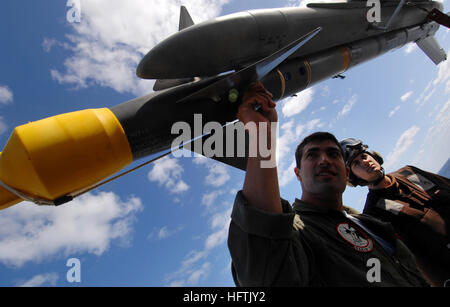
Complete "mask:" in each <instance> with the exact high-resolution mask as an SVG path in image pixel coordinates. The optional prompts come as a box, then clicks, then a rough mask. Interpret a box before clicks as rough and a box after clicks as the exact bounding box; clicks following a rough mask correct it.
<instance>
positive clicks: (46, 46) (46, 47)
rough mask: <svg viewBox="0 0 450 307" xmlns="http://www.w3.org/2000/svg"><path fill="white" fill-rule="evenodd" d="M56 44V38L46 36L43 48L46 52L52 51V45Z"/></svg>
mask: <svg viewBox="0 0 450 307" xmlns="http://www.w3.org/2000/svg"><path fill="white" fill-rule="evenodd" d="M56 44H58V42H57V41H56V39H53V38H47V37H46V38H44V40H43V41H42V49H44V51H45V52H50V51H51V50H52V47H53V46H54V45H56Z"/></svg>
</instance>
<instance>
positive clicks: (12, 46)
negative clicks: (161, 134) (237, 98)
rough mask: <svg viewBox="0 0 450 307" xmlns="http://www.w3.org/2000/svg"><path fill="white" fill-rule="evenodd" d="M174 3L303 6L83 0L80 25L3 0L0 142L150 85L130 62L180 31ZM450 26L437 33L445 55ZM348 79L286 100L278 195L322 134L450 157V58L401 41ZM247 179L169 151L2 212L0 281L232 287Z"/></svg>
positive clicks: (224, 6)
mask: <svg viewBox="0 0 450 307" xmlns="http://www.w3.org/2000/svg"><path fill="white" fill-rule="evenodd" d="M447 1H448V0H447ZM180 4H184V5H186V6H187V8H188V9H189V11H190V13H191V15H192V17H193V19H194V21H195V22H200V21H204V20H207V19H209V18H213V17H216V16H221V15H225V14H229V13H234V12H238V11H241V10H249V9H257V8H272V7H283V6H288V5H291V6H292V5H299V4H300V1H293V0H290V1H269V0H265V1H256V0H252V1H237V0H229V1H227V0H213V1H207V0H186V1H178V0H177V1H175V0H169V1H157V0H145V1H144V0H130V1H119V0H114V1H112V0H97V1H86V0H84V1H83V0H82V1H81V14H82V15H81V22H80V23H69V22H68V21H67V19H66V13H67V11H68V10H69V9H70V8H69V7H67V6H66V1H32V0H16V1H2V3H1V4H0V38H1V40H2V48H0V143H1V144H2V146H4V144H6V142H7V140H8V137H9V135H10V134H11V132H12V130H13V129H14V127H16V126H18V125H22V124H25V123H27V122H29V121H34V120H39V119H42V118H45V117H49V116H53V115H57V114H61V113H66V112H71V111H75V110H82V109H86V108H102V107H112V106H114V105H117V104H120V103H122V102H124V101H127V100H131V99H133V98H135V97H137V96H141V95H144V94H147V93H149V92H150V91H151V88H152V87H153V82H152V81H144V80H139V79H137V78H136V77H135V69H136V66H137V64H138V62H139V60H140V58H141V57H142V56H143V55H144V54H145V53H146V52H147V51H148V50H149V49H150V48H151V47H152V46H154V45H155V44H156V43H157V42H159V41H161V40H162V39H164V38H165V37H167V36H168V35H170V34H172V33H174V32H175V31H176V30H177V29H178V18H179V6H180ZM446 6H447V5H446ZM448 32H449V31H448V30H446V29H444V28H441V29H439V31H438V33H437V39H438V41H439V42H440V44H441V45H442V47H443V48H444V49H445V50H446V51H447V53H448V51H449V47H450V34H449V33H448ZM299 34H300V33H299ZM345 75H346V79H345V80H336V79H333V80H328V81H326V82H323V83H320V84H318V85H316V86H314V87H313V88H311V89H310V90H307V91H304V92H302V93H301V94H299V95H298V97H296V98H292V99H286V100H284V101H281V102H279V104H278V107H277V110H278V112H279V117H280V141H279V144H280V164H279V177H280V184H281V193H282V196H283V198H285V199H287V200H289V201H291V202H292V201H293V200H294V199H295V198H296V197H300V195H301V189H300V185H299V183H298V182H297V181H296V180H295V177H294V174H293V170H292V163H293V161H294V158H293V153H294V150H295V147H296V145H297V143H298V142H299V141H300V140H301V139H302V138H303V137H304V136H306V135H307V134H309V133H311V132H314V131H319V130H326V131H331V132H332V133H334V134H335V135H336V136H337V137H338V138H339V139H342V138H346V137H356V138H360V139H363V140H364V141H365V143H367V144H368V145H369V146H370V148H371V149H374V150H377V151H378V152H380V153H381V154H382V155H383V156H384V157H385V160H386V161H387V163H386V165H385V166H386V169H387V171H393V170H396V169H398V168H400V167H402V166H403V165H406V164H413V165H416V166H418V167H420V168H423V169H426V170H429V171H432V172H437V171H438V170H439V169H440V168H441V167H442V166H443V165H444V163H445V162H446V161H447V159H448V158H449V156H450V155H449V153H450V142H449V138H448V136H449V135H450V95H449V94H450V62H449V61H446V62H444V63H441V64H440V65H439V66H435V65H434V64H433V63H432V62H431V61H430V60H429V59H428V58H427V57H426V56H425V55H424V54H423V53H422V52H421V51H420V50H419V49H418V48H417V47H415V46H414V45H407V46H405V47H403V48H402V49H399V50H395V51H393V52H390V53H388V54H386V55H384V56H382V57H380V58H378V59H375V60H373V61H371V62H369V63H366V64H363V65H361V66H359V67H356V68H354V69H352V70H350V71H348V72H346V73H345ZM292 110H297V111H298V110H302V111H301V112H292ZM294 113H295V114H294ZM139 162H142V161H139ZM135 164H136V163H135ZM135 164H134V165H135ZM243 178H244V174H243V173H242V172H241V171H238V170H235V169H232V168H230V167H228V166H224V165H221V164H219V163H217V162H214V161H210V160H207V159H202V158H178V159H176V158H174V157H168V158H166V159H164V160H162V161H160V162H159V163H157V164H155V165H152V166H149V167H147V168H144V169H141V170H139V171H137V172H135V173H133V174H130V175H128V176H126V177H123V178H121V179H119V180H117V181H115V182H112V183H110V184H108V185H106V186H103V187H101V188H100V189H98V190H96V191H93V192H91V193H89V194H87V195H85V196H83V197H81V198H79V199H77V200H75V201H74V202H72V203H69V204H66V205H65V206H62V207H59V208H42V207H37V206H35V205H32V204H29V203H21V204H20V205H17V206H14V207H12V208H9V209H7V210H4V211H0V285H2V286H20V285H27V286H233V285H234V284H233V281H232V277H231V273H230V257H229V254H228V250H227V246H226V237H227V230H228V223H229V216H230V210H231V207H232V204H233V200H234V196H235V193H236V191H238V190H239V189H240V188H241V187H242V183H243ZM365 194H366V190H365V189H364V188H353V189H352V188H348V189H347V191H346V192H345V194H344V202H345V204H346V205H348V206H351V207H353V208H355V209H357V210H362V207H363V204H364V200H365ZM70 258H78V259H79V260H80V263H81V282H80V283H69V282H68V281H67V279H66V273H67V271H68V270H69V269H70V268H69V267H67V266H66V262H67V260H68V259H70Z"/></svg>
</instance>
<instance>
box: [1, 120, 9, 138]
mask: <svg viewBox="0 0 450 307" xmlns="http://www.w3.org/2000/svg"><path fill="white" fill-rule="evenodd" d="M6 130H8V125H6V123H5V120H4V119H3V117H2V116H0V134H3V133H5V131H6Z"/></svg>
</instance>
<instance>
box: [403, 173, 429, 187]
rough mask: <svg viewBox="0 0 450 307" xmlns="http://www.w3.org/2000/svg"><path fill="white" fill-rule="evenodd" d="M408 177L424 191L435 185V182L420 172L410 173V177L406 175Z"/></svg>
mask: <svg viewBox="0 0 450 307" xmlns="http://www.w3.org/2000/svg"><path fill="white" fill-rule="evenodd" d="M406 179H408V180H409V181H411V182H412V183H414V184H415V185H416V186H417V187H418V188H419V189H421V190H423V191H427V190H429V189H431V188H433V187H434V186H435V184H434V183H432V182H431V181H430V180H428V179H427V178H425V177H424V176H422V175H420V174H412V175H409V176H408V177H406Z"/></svg>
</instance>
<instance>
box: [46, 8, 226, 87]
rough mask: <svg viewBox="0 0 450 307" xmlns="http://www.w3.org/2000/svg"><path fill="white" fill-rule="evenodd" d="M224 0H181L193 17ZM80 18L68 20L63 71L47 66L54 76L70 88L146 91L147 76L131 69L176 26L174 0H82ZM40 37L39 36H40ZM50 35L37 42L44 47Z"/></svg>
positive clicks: (215, 11)
mask: <svg viewBox="0 0 450 307" xmlns="http://www.w3.org/2000/svg"><path fill="white" fill-rule="evenodd" d="M227 2H228V0H185V1H183V5H185V6H186V7H187V8H188V9H189V12H190V14H191V15H192V18H193V19H194V21H195V22H200V21H203V20H206V19H210V18H213V17H216V16H218V15H219V12H220V10H221V7H222V5H223V4H225V3H227ZM82 4H83V5H82V7H81V22H80V23H73V24H70V25H71V26H72V33H71V34H68V35H66V38H67V40H68V43H67V44H58V46H63V45H65V48H68V49H69V51H70V52H71V53H72V55H71V56H70V57H69V58H67V59H66V60H65V61H64V71H62V72H61V71H60V70H56V69H52V70H51V75H52V77H53V78H54V80H56V81H58V82H60V83H63V84H71V85H74V86H75V87H81V88H83V87H88V86H90V85H93V84H95V85H101V86H105V87H111V88H113V89H114V90H116V91H118V92H132V93H134V94H136V95H142V94H146V93H148V92H150V91H151V88H152V86H153V81H146V80H140V79H138V78H137V77H136V75H135V71H136V67H137V64H138V63H139V61H140V60H141V58H142V57H143V56H144V55H145V54H146V53H147V52H148V51H149V50H150V49H151V48H152V47H153V46H155V45H156V44H157V43H158V42H160V41H162V40H163V39H165V38H166V37H168V36H169V35H171V34H173V33H175V32H176V31H177V30H178V22H179V14H180V1H179V0H164V1H163V0H134V1H121V0H97V1H83V3H82ZM44 42H45V41H44ZM54 45H55V43H54V42H52V41H51V40H48V41H46V43H45V44H44V45H43V48H44V50H50V49H51V47H52V46H54Z"/></svg>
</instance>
